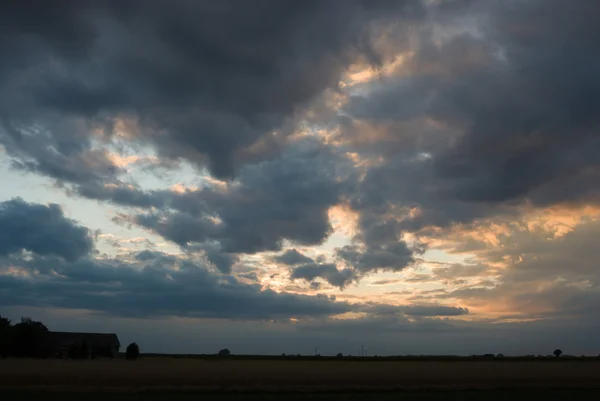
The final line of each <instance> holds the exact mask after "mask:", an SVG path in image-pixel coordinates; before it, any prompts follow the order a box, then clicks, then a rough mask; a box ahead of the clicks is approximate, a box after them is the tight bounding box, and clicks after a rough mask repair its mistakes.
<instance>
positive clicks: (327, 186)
mask: <svg viewBox="0 0 600 401" xmlns="http://www.w3.org/2000/svg"><path fill="white" fill-rule="evenodd" d="M354 179H355V178H354V171H353V169H352V166H351V165H350V164H349V161H348V160H347V159H345V157H343V156H342V155H340V154H337V153H336V152H334V150H333V149H331V148H329V147H326V146H325V145H323V144H321V143H320V142H318V141H315V140H303V141H298V142H297V143H295V146H294V147H293V148H291V149H288V150H287V151H286V152H285V153H283V154H282V155H281V157H278V158H276V159H274V160H270V161H265V162H262V163H260V164H257V165H252V166H246V167H245V168H243V169H242V170H241V171H240V173H239V177H238V179H236V181H234V182H232V183H231V184H230V185H229V186H228V187H227V189H225V190H223V189H221V188H208V187H207V188H203V189H201V190H197V191H188V192H186V193H184V194H177V193H170V194H166V193H163V194H162V195H158V196H160V198H161V199H168V203H167V204H166V207H165V208H164V210H159V211H156V212H149V213H144V214H139V215H137V216H135V217H134V221H135V223H137V224H139V225H141V226H143V227H146V228H148V229H151V230H153V231H155V232H157V233H158V234H160V235H162V236H164V237H166V238H168V239H170V240H172V241H174V242H176V243H178V244H179V245H182V246H188V245H189V244H192V243H202V242H205V241H216V242H218V243H219V244H220V246H221V249H222V251H224V252H228V253H255V252H260V251H276V250H280V249H281V246H282V243H283V240H284V239H287V240H290V241H292V242H294V243H298V244H302V245H317V244H320V243H322V242H323V241H324V240H325V239H326V238H327V237H328V236H329V234H330V233H331V230H332V228H331V224H330V222H329V216H328V210H329V208H330V207H332V206H334V205H336V204H338V203H339V202H340V201H341V199H342V198H343V197H344V196H345V194H346V193H348V191H349V189H350V188H351V187H352V183H353V182H354Z"/></svg>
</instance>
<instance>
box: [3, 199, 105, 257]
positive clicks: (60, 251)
mask: <svg viewBox="0 0 600 401" xmlns="http://www.w3.org/2000/svg"><path fill="white" fill-rule="evenodd" d="M93 248H94V241H93V238H92V236H91V233H90V231H89V230H88V229H87V228H85V227H82V226H80V225H78V224H77V223H76V222H75V221H73V220H70V219H68V218H67V217H65V215H64V214H63V211H62V209H61V207H60V206H59V205H56V204H49V205H41V204H35V203H27V202H25V201H24V200H22V199H20V198H15V199H12V200H8V201H4V202H0V256H6V255H10V254H13V253H19V252H21V251H30V252H33V253H35V254H37V255H42V256H46V255H55V256H60V257H62V258H64V259H66V260H69V261H74V260H76V259H78V258H80V257H83V256H85V255H87V254H89V253H90V252H91V251H92V250H93Z"/></svg>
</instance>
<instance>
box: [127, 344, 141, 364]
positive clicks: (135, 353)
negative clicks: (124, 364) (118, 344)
mask: <svg viewBox="0 0 600 401" xmlns="http://www.w3.org/2000/svg"><path fill="white" fill-rule="evenodd" d="M139 356H140V347H139V345H137V344H136V343H131V344H129V345H128V346H127V348H126V349H125V358H126V359H129V360H134V359H137V358H138V357H139Z"/></svg>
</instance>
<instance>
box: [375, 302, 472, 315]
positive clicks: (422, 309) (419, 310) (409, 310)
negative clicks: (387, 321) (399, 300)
mask: <svg viewBox="0 0 600 401" xmlns="http://www.w3.org/2000/svg"><path fill="white" fill-rule="evenodd" d="M364 310H365V312H368V313H372V314H374V315H381V316H383V315H396V314H404V315H408V316H422V317H426V316H461V315H467V314H468V313H469V310H468V309H467V308H460V307H456V306H445V305H400V306H396V305H386V304H369V305H367V306H366V307H365V309H364Z"/></svg>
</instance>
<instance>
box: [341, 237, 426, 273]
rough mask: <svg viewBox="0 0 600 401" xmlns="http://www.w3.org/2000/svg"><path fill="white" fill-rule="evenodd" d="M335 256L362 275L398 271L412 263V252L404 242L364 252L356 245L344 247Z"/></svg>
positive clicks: (374, 246)
mask: <svg viewBox="0 0 600 401" xmlns="http://www.w3.org/2000/svg"><path fill="white" fill-rule="evenodd" d="M337 256H338V257H339V258H340V259H341V260H343V261H344V262H345V263H347V264H349V265H350V266H352V267H354V268H356V269H357V270H359V271H361V272H363V273H368V272H372V271H377V270H391V271H400V270H402V269H404V268H405V267H407V266H408V265H409V264H410V263H412V262H413V261H414V259H413V256H412V251H411V250H410V249H409V248H408V247H407V246H406V243H405V242H404V241H398V242H396V243H392V242H389V243H387V244H385V243H384V244H383V245H372V246H370V247H367V248H366V249H365V250H362V249H360V248H359V247H357V246H356V245H346V246H344V247H342V248H340V249H338V250H337Z"/></svg>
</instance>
